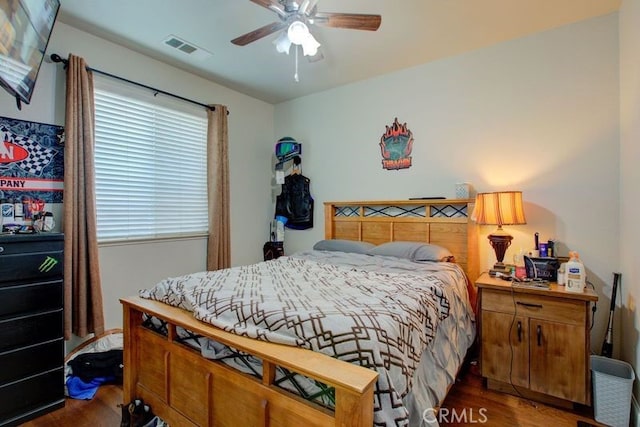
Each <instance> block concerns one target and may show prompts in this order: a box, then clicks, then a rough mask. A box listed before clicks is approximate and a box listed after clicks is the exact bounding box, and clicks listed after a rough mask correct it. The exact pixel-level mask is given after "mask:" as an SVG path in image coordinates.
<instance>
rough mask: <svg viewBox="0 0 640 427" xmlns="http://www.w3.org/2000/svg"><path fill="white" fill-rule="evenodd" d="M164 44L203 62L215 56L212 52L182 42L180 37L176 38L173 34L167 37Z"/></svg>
mask: <svg viewBox="0 0 640 427" xmlns="http://www.w3.org/2000/svg"><path fill="white" fill-rule="evenodd" d="M164 44H166V45H167V46H169V47H172V48H174V49H177V50H179V51H180V52H182V53H184V54H185V55H189V56H190V57H192V58H194V59H200V60H202V59H206V58H208V57H210V56H211V55H213V54H212V53H211V52H209V51H206V50H204V49H202V48H201V47H198V46H196V45H194V44H193V43H190V42H187V41H185V40H182V39H181V38H180V37H176V36H174V35H173V34H171V35H169V36H167V38H166V39H165V40H164Z"/></svg>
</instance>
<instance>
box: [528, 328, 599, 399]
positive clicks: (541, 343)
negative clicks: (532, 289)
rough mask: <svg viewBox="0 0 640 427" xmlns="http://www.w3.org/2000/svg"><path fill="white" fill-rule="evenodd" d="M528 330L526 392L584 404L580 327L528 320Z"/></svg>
mask: <svg viewBox="0 0 640 427" xmlns="http://www.w3.org/2000/svg"><path fill="white" fill-rule="evenodd" d="M530 328H531V335H530V340H529V343H530V356H531V360H530V384H529V388H530V389H531V390H533V391H537V392H540V393H544V394H547V395H550V396H555V397H559V398H561V399H566V400H571V401H573V402H583V403H586V400H587V397H586V396H587V392H586V389H585V388H586V382H585V370H586V369H587V360H586V352H585V346H586V344H585V332H584V327H583V326H577V325H570V324H565V323H558V322H549V321H545V320H540V319H531V320H530Z"/></svg>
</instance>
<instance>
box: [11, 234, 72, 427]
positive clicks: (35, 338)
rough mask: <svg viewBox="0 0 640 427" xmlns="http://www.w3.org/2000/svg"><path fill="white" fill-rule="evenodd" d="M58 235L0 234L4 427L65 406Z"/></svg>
mask: <svg viewBox="0 0 640 427" xmlns="http://www.w3.org/2000/svg"><path fill="white" fill-rule="evenodd" d="M63 247H64V237H63V235H62V234H59V233H40V234H28V235H27V234H25V235H0V426H15V425H19V424H21V423H23V422H25V421H27V420H30V419H32V418H35V417H38V416H40V415H42V414H44V413H46V412H50V411H52V410H54V409H57V408H61V407H63V406H64V335H63V332H64V331H63V329H64V327H63V322H64V320H63V299H64V296H63V285H62V272H63V257H62V252H63Z"/></svg>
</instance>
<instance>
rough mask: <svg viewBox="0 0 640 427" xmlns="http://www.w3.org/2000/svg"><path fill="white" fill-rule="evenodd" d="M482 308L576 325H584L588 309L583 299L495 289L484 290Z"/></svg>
mask: <svg viewBox="0 0 640 427" xmlns="http://www.w3.org/2000/svg"><path fill="white" fill-rule="evenodd" d="M482 310H488V311H497V312H501V313H508V314H514V313H517V314H518V315H522V316H527V317H531V318H537V319H543V320H550V321H557V322H562V323H569V324H575V325H584V324H586V321H587V309H586V305H585V302H583V301H577V300H570V299H563V298H557V297H547V296H544V295H533V294H523V293H518V292H513V293H512V292H504V291H496V290H493V289H483V290H482Z"/></svg>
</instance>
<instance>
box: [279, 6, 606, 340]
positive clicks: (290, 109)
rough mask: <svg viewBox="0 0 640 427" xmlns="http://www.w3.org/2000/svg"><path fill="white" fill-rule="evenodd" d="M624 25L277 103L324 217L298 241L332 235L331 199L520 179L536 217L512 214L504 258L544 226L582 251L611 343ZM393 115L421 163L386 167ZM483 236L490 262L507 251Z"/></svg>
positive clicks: (571, 32)
mask: <svg viewBox="0 0 640 427" xmlns="http://www.w3.org/2000/svg"><path fill="white" fill-rule="evenodd" d="M617 24H618V15H617V14H612V15H607V16H603V17H599V18H595V19H591V20H588V21H584V22H580V23H577V24H572V25H569V26H564V27H561V28H558V29H554V30H550V31H546V32H542V33H538V34H535V35H532V36H528V37H524V38H521V39H517V40H513V41H509V42H506V43H501V44H498V45H494V46H491V47H488V48H485V49H481V50H477V51H474V52H471V53H466V54H463V55H459V56H456V57H452V58H448V59H443V60H440V61H436V62H433V63H429V64H425V65H422V66H418V67H415V68H411V69H405V70H403V71H400V72H396V73H393V74H389V75H385V76H382V77H379V78H374V79H371V80H367V81H362V82H358V83H355V84H351V85H347V86H343V87H340V88H337V89H333V90H329V91H326V92H323V93H319V94H315V95H311V96H307V97H304V98H300V99H297V100H293V101H290V102H286V103H282V104H279V105H277V106H276V110H275V117H276V119H275V129H276V135H277V136H283V135H290V136H292V137H294V138H296V139H298V140H299V141H301V142H302V143H303V156H302V157H303V162H302V166H303V174H304V175H305V176H308V177H309V178H310V179H311V190H312V194H313V196H314V198H315V201H316V209H315V220H316V224H315V227H314V228H313V229H312V230H310V231H289V230H287V232H286V238H285V246H286V250H287V252H293V251H296V250H301V249H306V248H309V247H311V246H312V245H313V243H314V242H315V241H317V240H319V239H321V238H322V237H323V230H324V224H323V216H322V202H324V201H329V200H358V199H361V200H368V199H406V198H409V197H418V196H446V197H453V196H454V184H455V183H457V182H470V183H472V184H473V185H474V187H475V188H476V189H477V190H480V191H497V190H503V189H517V190H522V191H523V193H524V199H525V203H526V205H525V209H526V215H527V221H528V224H527V225H526V226H521V227H507V229H508V231H509V232H510V233H511V234H513V235H514V237H515V239H514V243H513V244H512V247H511V249H510V250H509V251H508V252H507V256H506V259H507V260H509V259H510V257H511V256H512V254H513V253H514V252H515V251H516V250H518V249H519V248H530V247H531V246H532V245H533V233H534V232H536V231H538V232H540V236H541V238H542V239H543V240H546V239H549V238H554V239H556V240H557V241H558V242H559V243H560V249H561V252H560V255H566V254H567V251H568V249H569V248H570V249H572V250H577V251H579V252H580V254H581V257H582V259H583V261H584V262H585V264H586V266H587V269H588V279H589V280H590V281H591V282H593V283H594V285H595V288H596V289H597V291H598V293H599V294H600V295H601V298H602V301H601V303H600V304H598V313H597V320H596V325H595V327H594V333H593V338H592V347H593V348H598V347H600V345H601V343H602V336H603V334H604V330H603V328H604V327H605V324H604V323H605V320H606V315H607V311H608V297H605V296H606V295H609V291H610V283H611V279H612V276H613V274H612V273H613V272H614V271H617V270H618V268H619V257H618V255H619V254H618V250H619V248H618V223H619V218H618V203H619V202H618V198H619V177H618V168H619V155H618V150H619V114H618V109H619V100H618V90H619V89H618V76H619V71H618V43H617V40H618V25H617ZM380 60H381V61H385V60H393V57H392V56H389V57H384V58H380ZM395 117H398V120H399V121H400V123H403V122H406V123H407V124H408V126H409V128H410V129H411V130H412V131H413V134H414V137H415V142H414V145H413V153H412V156H413V166H412V167H411V168H410V169H404V170H400V171H386V170H383V169H382V167H381V155H380V149H379V147H378V143H379V141H380V137H381V135H382V134H383V132H384V131H385V125H390V124H391V123H392V122H393V120H394V118H395ZM481 231H482V232H483V233H484V234H485V235H486V234H488V233H489V232H491V231H492V229H491V228H489V227H486V228H483V229H482V230H481ZM480 240H481V245H480V247H481V248H482V250H483V251H484V253H483V254H482V260H481V266H484V267H485V268H486V267H489V266H490V265H491V264H493V262H495V255H494V254H493V251H492V250H491V248H490V246H489V244H488V242H487V240H486V238H485V237H484V236H482V237H481V239H480Z"/></svg>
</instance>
